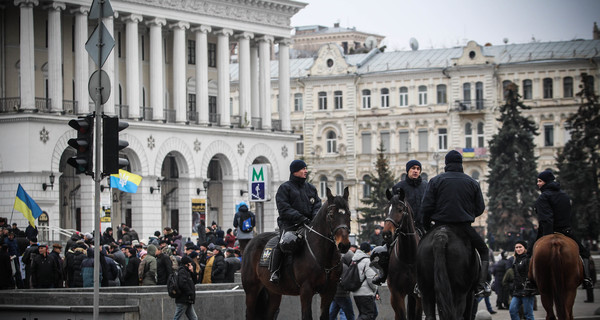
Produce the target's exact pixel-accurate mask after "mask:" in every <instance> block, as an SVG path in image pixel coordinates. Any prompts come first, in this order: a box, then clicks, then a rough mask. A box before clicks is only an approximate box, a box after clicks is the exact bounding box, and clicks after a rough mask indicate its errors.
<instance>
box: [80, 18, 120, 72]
mask: <svg viewBox="0 0 600 320" xmlns="http://www.w3.org/2000/svg"><path fill="white" fill-rule="evenodd" d="M100 31H102V43H100ZM98 46H101V50H100V51H99V50H98ZM114 47H115V39H114V38H113V37H112V36H111V35H110V32H109V31H108V29H106V26H104V23H102V22H101V23H100V24H99V25H97V26H96V28H95V29H94V32H92V35H91V36H90V38H89V39H88V41H87V42H86V43H85V50H86V51H87V52H88V53H89V54H90V57H92V60H94V62H95V63H96V64H97V65H98V66H99V67H100V68H102V66H103V65H104V62H106V59H108V55H109V54H110V51H111V50H112V49H113V48H114Z"/></svg>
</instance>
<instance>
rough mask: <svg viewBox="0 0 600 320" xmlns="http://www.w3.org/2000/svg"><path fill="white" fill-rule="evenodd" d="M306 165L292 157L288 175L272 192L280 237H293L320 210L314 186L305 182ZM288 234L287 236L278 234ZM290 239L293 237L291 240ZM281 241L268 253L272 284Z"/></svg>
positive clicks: (278, 261)
mask: <svg viewBox="0 0 600 320" xmlns="http://www.w3.org/2000/svg"><path fill="white" fill-rule="evenodd" d="M307 177H308V168H307V165H306V163H305V162H304V161H302V160H294V161H292V163H291V164H290V178H289V180H288V181H286V182H284V183H283V184H282V185H281V186H279V189H277V194H276V195H275V200H276V203H277V211H278V212H279V217H278V218H277V225H278V226H279V236H280V239H282V240H284V241H287V240H286V239H288V238H289V239H293V238H296V236H295V233H296V230H298V229H299V228H300V227H302V226H304V225H307V224H309V223H310V222H311V221H312V219H313V218H314V217H315V216H316V215H317V213H318V212H319V209H321V198H319V194H318V193H317V188H315V187H314V186H313V185H312V184H310V183H308V182H307V181H306V178H307ZM285 233H290V237H282V235H283V234H285ZM292 241H293V240H292ZM281 245H282V243H281V241H280V242H279V243H278V244H277V246H275V248H273V252H272V253H271V266H270V271H271V278H270V279H269V280H270V281H271V282H272V283H279V267H280V266H281V260H282V259H281V256H282V249H281Z"/></svg>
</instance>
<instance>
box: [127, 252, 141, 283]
mask: <svg viewBox="0 0 600 320" xmlns="http://www.w3.org/2000/svg"><path fill="white" fill-rule="evenodd" d="M127 249H128V250H127V251H125V254H126V255H127V257H128V258H129V261H128V262H127V267H125V279H124V281H123V285H124V286H139V285H140V280H139V275H138V269H139V267H140V262H141V261H140V258H138V257H137V251H136V250H135V248H127Z"/></svg>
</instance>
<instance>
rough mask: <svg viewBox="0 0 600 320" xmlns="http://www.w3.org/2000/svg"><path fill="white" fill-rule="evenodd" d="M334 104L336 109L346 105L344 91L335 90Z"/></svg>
mask: <svg viewBox="0 0 600 320" xmlns="http://www.w3.org/2000/svg"><path fill="white" fill-rule="evenodd" d="M333 105H334V108H335V109H336V110H339V109H342V108H343V107H344V100H343V94H342V91H334V92H333Z"/></svg>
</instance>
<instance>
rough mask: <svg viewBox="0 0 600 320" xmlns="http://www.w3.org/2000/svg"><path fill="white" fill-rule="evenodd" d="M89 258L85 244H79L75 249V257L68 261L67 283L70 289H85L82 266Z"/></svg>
mask: <svg viewBox="0 0 600 320" xmlns="http://www.w3.org/2000/svg"><path fill="white" fill-rule="evenodd" d="M86 258H87V253H86V248H85V244H84V243H83V242H82V243H80V244H79V243H78V244H76V245H75V248H74V249H73V257H72V258H70V259H67V283H68V285H69V288H81V287H83V275H82V273H81V271H82V270H81V265H82V264H83V260H85V259H86Z"/></svg>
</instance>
